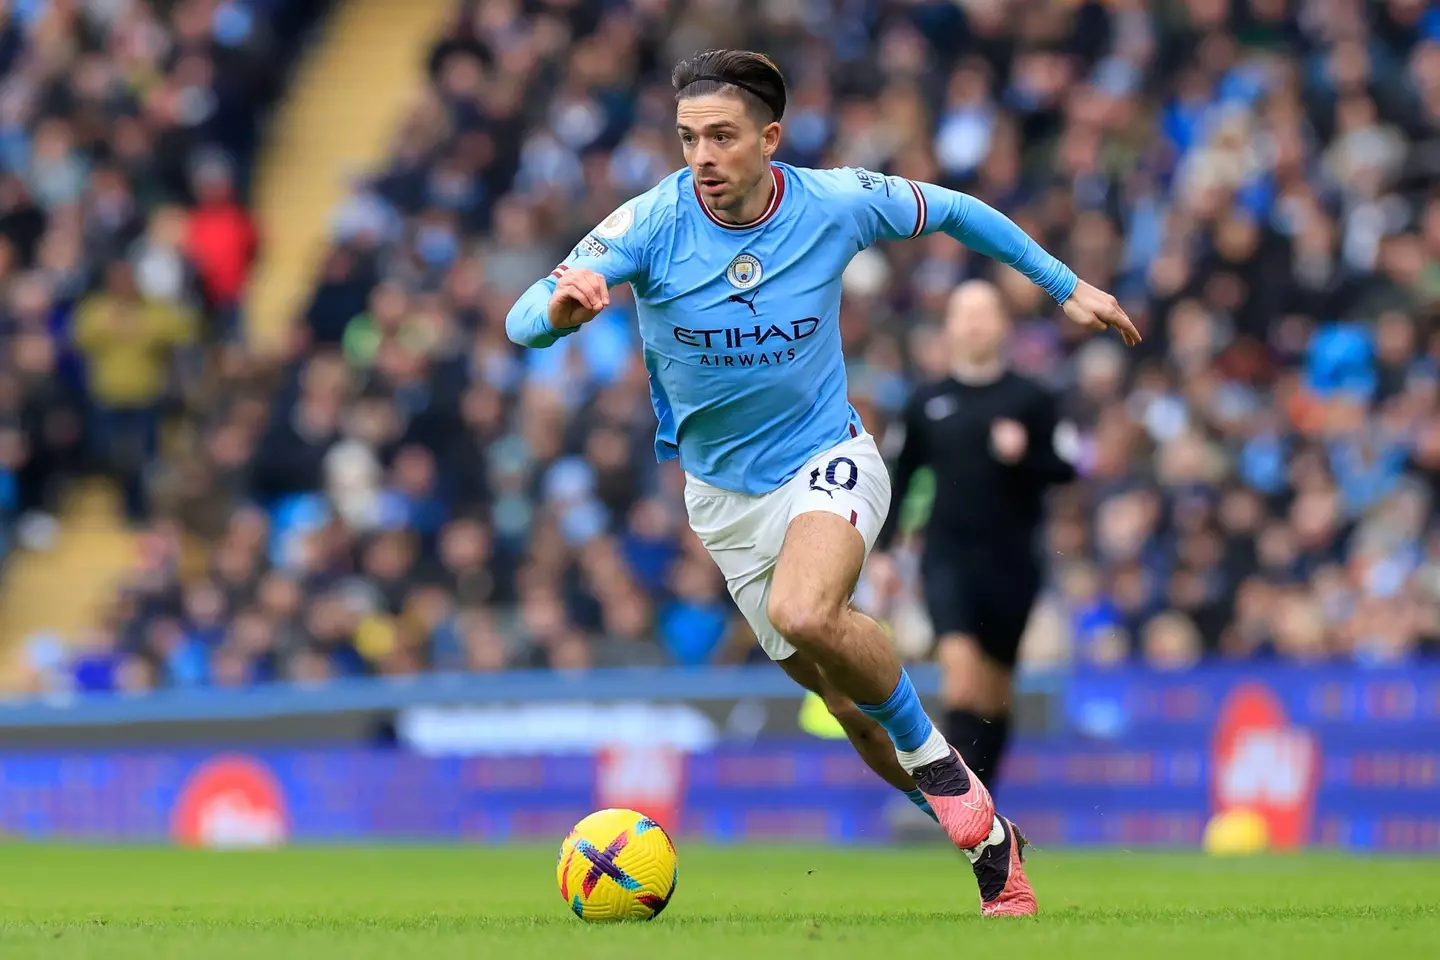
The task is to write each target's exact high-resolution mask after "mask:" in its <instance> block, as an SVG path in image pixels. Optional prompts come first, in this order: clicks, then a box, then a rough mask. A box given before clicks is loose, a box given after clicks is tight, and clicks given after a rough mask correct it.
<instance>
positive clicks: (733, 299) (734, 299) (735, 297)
mask: <svg viewBox="0 0 1440 960" xmlns="http://www.w3.org/2000/svg"><path fill="white" fill-rule="evenodd" d="M758 296H759V294H758V293H752V294H750V299H749V300H746V299H745V298H744V297H742V296H741V295H740V294H738V293H732V294H730V296H728V297H726V298H725V302H726V303H743V304H745V306H747V307H749V308H750V315H751V316H752V317H753V316H758V314H756V313H755V298H756V297H758Z"/></svg>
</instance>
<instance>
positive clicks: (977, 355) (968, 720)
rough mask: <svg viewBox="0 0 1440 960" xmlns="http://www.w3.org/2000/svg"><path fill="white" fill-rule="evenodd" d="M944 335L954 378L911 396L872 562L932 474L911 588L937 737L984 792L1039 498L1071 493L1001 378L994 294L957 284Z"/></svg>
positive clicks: (1002, 712)
mask: <svg viewBox="0 0 1440 960" xmlns="http://www.w3.org/2000/svg"><path fill="white" fill-rule="evenodd" d="M945 328H946V329H945V332H946V335H947V338H948V339H949V341H950V349H951V358H952V359H951V366H950V369H951V375H950V376H948V377H946V378H945V379H944V380H941V381H939V382H938V383H933V384H929V385H926V386H923V387H920V388H919V389H917V390H916V391H915V393H914V395H913V396H912V397H911V398H910V403H909V405H908V406H907V407H906V410H905V415H904V420H903V425H904V441H903V445H902V447H901V450H900V456H899V459H898V461H897V463H896V467H895V478H894V488H895V492H894V498H893V500H892V509H891V511H890V517H889V519H888V520H886V521H885V526H884V527H883V528H882V529H881V531H880V539H879V542H878V543H877V544H876V549H877V550H879V551H883V550H886V549H888V548H889V545H890V542H891V540H892V539H893V537H894V534H895V530H896V527H897V526H898V524H897V523H896V519H897V516H898V514H899V508H900V504H902V503H903V502H904V500H905V495H906V493H907V492H908V491H909V488H910V481H911V479H912V478H913V477H914V476H915V472H916V471H917V470H919V469H920V468H921V467H924V466H928V467H930V468H931V469H932V470H933V471H934V473H935V499H934V505H933V507H932V508H931V512H930V520H929V523H928V524H927V526H926V529H925V551H924V555H923V557H922V559H921V571H922V576H921V582H922V584H923V587H924V592H925V605H926V607H927V608H928V609H929V611H930V620H931V622H932V623H933V624H934V627H935V635H936V637H937V638H938V639H937V642H936V654H937V659H938V660H939V663H940V669H941V672H942V676H943V677H944V680H943V683H942V684H941V696H942V699H943V701H944V703H945V706H946V708H947V711H948V712H947V714H946V718H945V719H946V726H945V733H946V736H947V737H948V739H949V741H950V742H951V743H953V744H954V745H955V748H956V749H957V750H959V751H960V755H961V756H962V757H964V758H965V763H966V765H967V766H969V767H970V769H971V770H973V771H975V773H976V774H977V775H978V776H979V777H980V778H981V779H982V780H984V781H985V782H986V783H988V784H989V785H990V786H992V787H993V786H994V785H995V779H996V777H997V775H998V773H999V769H1000V760H1001V758H1002V757H1003V756H1004V752H1005V746H1006V743H1007V741H1008V739H1009V731H1010V688H1011V675H1012V673H1013V671H1014V669H1015V659H1016V655H1017V654H1018V652H1019V649H1020V637H1021V634H1023V633H1024V632H1025V625H1026V623H1027V622H1028V621H1029V619H1030V610H1031V608H1032V607H1033V606H1034V605H1035V597H1036V595H1037V594H1038V593H1039V591H1040V582H1041V577H1042V575H1043V570H1042V567H1041V563H1040V560H1039V557H1040V554H1039V551H1038V549H1037V546H1038V541H1039V533H1040V524H1041V520H1042V517H1043V509H1044V497H1045V493H1046V491H1047V490H1048V489H1049V488H1050V487H1051V486H1053V485H1055V484H1060V483H1068V482H1069V481H1071V480H1073V479H1074V478H1075V468H1074V467H1073V466H1072V465H1071V463H1070V462H1069V460H1068V459H1067V458H1066V455H1065V446H1066V444H1065V441H1064V436H1063V433H1062V432H1061V429H1062V428H1061V426H1060V418H1059V412H1058V410H1057V408H1056V401H1055V398H1054V397H1053V396H1052V395H1051V394H1050V393H1048V392H1047V391H1046V390H1045V389H1044V388H1043V387H1041V386H1040V385H1039V384H1038V383H1035V382H1034V381H1032V380H1028V379H1026V378H1025V377H1022V376H1020V375H1019V374H1017V373H1015V372H1013V371H1011V370H1009V369H1007V367H1006V364H1005V357H1004V353H1003V350H1004V344H1005V337H1006V334H1007V333H1008V332H1009V328H1010V321H1009V318H1008V317H1007V316H1006V313H1005V305H1004V303H1003V302H1002V301H1001V299H1000V293H999V291H997V290H996V289H995V287H994V286H993V285H991V284H989V283H987V282H985V281H983V280H971V281H968V282H966V283H962V284H961V285H960V286H959V287H957V288H956V289H955V292H954V293H953V294H952V295H951V297H950V303H949V305H948V308H947V310H946V317H945ZM882 556H883V554H882ZM876 559H877V560H879V559H880V557H879V556H877V557H876ZM886 566H887V565H886V564H877V572H878V571H879V570H884V569H885V568H886Z"/></svg>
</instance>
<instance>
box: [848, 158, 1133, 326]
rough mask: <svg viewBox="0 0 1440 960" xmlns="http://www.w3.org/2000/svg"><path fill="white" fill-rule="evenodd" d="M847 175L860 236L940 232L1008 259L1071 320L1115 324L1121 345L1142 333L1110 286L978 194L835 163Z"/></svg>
mask: <svg viewBox="0 0 1440 960" xmlns="http://www.w3.org/2000/svg"><path fill="white" fill-rule="evenodd" d="M841 173H842V174H845V175H848V176H850V177H853V178H854V180H855V185H854V186H851V187H850V189H849V190H848V192H849V193H850V194H851V196H858V197H860V198H861V203H860V209H858V210H857V211H856V213H857V217H856V219H857V222H858V225H859V227H860V233H861V237H860V240H861V244H862V245H863V246H869V245H870V244H872V243H874V242H875V241H876V240H903V239H908V238H913V237H921V236H925V235H926V234H931V233H945V234H948V235H949V236H951V237H954V238H955V239H956V240H958V241H960V242H961V243H963V244H965V245H966V246H967V247H969V248H971V249H972V250H976V251H979V252H980V253H983V254H984V255H985V256H987V257H990V258H991V259H993V260H998V261H1000V262H1001V263H1003V264H1006V265H1008V266H1011V267H1014V268H1015V269H1016V270H1018V271H1020V273H1022V274H1024V275H1025V276H1026V277H1027V278H1029V280H1030V281H1031V282H1032V283H1034V284H1035V285H1036V286H1038V287H1040V288H1041V289H1042V290H1044V291H1045V292H1046V293H1048V294H1050V296H1051V297H1053V298H1054V299H1055V302H1056V303H1059V304H1060V305H1061V307H1062V308H1063V309H1064V311H1065V315H1066V316H1067V317H1069V318H1070V319H1071V320H1073V321H1075V322H1076V323H1078V324H1080V325H1081V326H1084V327H1088V328H1090V329H1092V330H1104V329H1106V328H1108V327H1113V328H1115V329H1116V330H1117V331H1119V333H1120V336H1121V338H1122V339H1123V340H1124V341H1125V344H1126V345H1127V346H1134V345H1135V344H1137V343H1139V342H1140V334H1139V332H1138V331H1137V330H1136V329H1135V325H1134V324H1133V323H1131V322H1130V318H1129V317H1128V316H1126V315H1125V311H1124V310H1123V309H1121V307H1120V303H1119V301H1117V300H1116V299H1115V298H1114V297H1112V296H1111V295H1110V294H1108V293H1106V292H1105V291H1103V290H1100V289H1098V288H1096V287H1093V286H1091V285H1090V284H1088V283H1086V282H1085V281H1084V280H1081V279H1080V278H1079V277H1077V276H1076V275H1075V271H1073V270H1071V269H1070V268H1069V267H1067V266H1066V265H1065V264H1063V263H1061V262H1060V261H1059V260H1058V259H1056V258H1055V257H1053V256H1051V255H1050V254H1049V253H1048V252H1046V250H1045V248H1044V247H1042V246H1040V244H1038V243H1036V242H1035V241H1034V239H1032V238H1031V237H1030V235H1029V234H1027V233H1026V232H1025V231H1024V230H1021V229H1020V227H1019V226H1018V225H1017V224H1016V223H1015V221H1013V220H1011V219H1010V218H1009V217H1007V216H1005V214H1003V213H1001V212H1000V211H999V210H996V209H995V208H994V207H992V206H990V205H989V204H987V203H985V202H984V201H982V200H977V199H976V198H974V197H972V196H970V195H969V194H968V193H960V192H959V191H956V190H948V189H946V188H945V187H940V186H936V185H935V184H933V183H924V182H921V181H916V180H907V179H905V178H904V177H881V176H880V175H878V174H873V173H870V172H869V171H866V170H847V171H841Z"/></svg>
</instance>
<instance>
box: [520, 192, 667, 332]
mask: <svg viewBox="0 0 1440 960" xmlns="http://www.w3.org/2000/svg"><path fill="white" fill-rule="evenodd" d="M638 204H639V200H631V201H630V202H629V203H627V204H625V205H624V206H622V207H620V208H619V209H617V210H616V211H615V212H614V213H612V214H610V216H608V217H606V218H605V220H604V222H602V223H601V224H600V225H599V226H597V227H596V228H595V229H594V230H592V231H591V232H590V233H588V234H587V235H586V236H585V238H584V239H583V240H581V241H580V243H578V244H577V245H576V246H575V249H574V250H572V251H571V252H570V256H568V257H566V258H565V262H564V263H562V264H560V265H559V266H557V267H556V268H555V269H554V270H553V271H551V273H550V275H549V276H548V277H544V278H543V279H541V280H537V281H536V282H535V283H533V284H531V286H530V288H529V289H528V290H526V291H525V292H524V293H523V294H521V295H520V299H519V300H516V301H515V305H514V306H513V307H511V308H510V313H509V314H508V315H506V317H505V332H506V334H508V335H509V337H510V339H511V340H513V341H514V342H515V343H518V344H520V345H521V346H525V347H548V346H550V345H551V344H552V343H554V342H555V341H556V340H559V339H560V338H561V337H566V336H569V335H570V334H572V333H574V332H575V331H576V330H578V329H580V327H581V325H583V324H585V323H588V322H589V321H590V320H593V319H594V318H595V315H596V314H598V313H599V312H600V311H601V310H603V309H605V308H606V307H607V306H609V305H610V288H611V287H614V286H617V285H619V284H622V283H631V282H635V281H637V280H639V279H641V277H642V276H643V274H644V265H645V255H644V251H645V241H644V237H645V230H646V226H647V225H646V223H645V222H644V219H643V218H642V217H641V216H640V215H639V214H637V212H636V209H637V206H638Z"/></svg>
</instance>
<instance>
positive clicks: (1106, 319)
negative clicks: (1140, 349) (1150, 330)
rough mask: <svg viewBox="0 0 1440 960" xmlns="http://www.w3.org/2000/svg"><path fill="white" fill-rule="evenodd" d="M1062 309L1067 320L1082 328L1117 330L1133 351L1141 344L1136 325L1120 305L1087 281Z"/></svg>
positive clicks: (1076, 285)
mask: <svg viewBox="0 0 1440 960" xmlns="http://www.w3.org/2000/svg"><path fill="white" fill-rule="evenodd" d="M1060 306H1061V309H1062V310H1064V311H1065V316H1067V317H1069V318H1070V319H1071V320H1074V321H1075V322H1076V323H1078V324H1080V326H1082V327H1086V328H1088V329H1090V330H1105V329H1107V328H1110V327H1114V328H1115V329H1116V330H1118V331H1119V332H1120V339H1121V340H1124V341H1125V346H1127V347H1133V346H1135V344H1137V343H1139V342H1140V331H1139V330H1136V329H1135V324H1133V323H1131V322H1130V318H1129V317H1127V316H1126V315H1125V311H1124V310H1123V309H1122V308H1121V307H1120V301H1119V300H1116V299H1115V298H1114V297H1112V296H1111V295H1110V294H1108V293H1106V292H1105V291H1104V290H1101V289H1100V288H1099V287H1092V286H1091V285H1090V284H1088V283H1086V282H1085V281H1084V280H1081V281H1080V282H1079V283H1077V284H1075V292H1074V293H1072V294H1070V299H1068V300H1066V301H1065V302H1064V303H1063V304H1061V305H1060Z"/></svg>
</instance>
